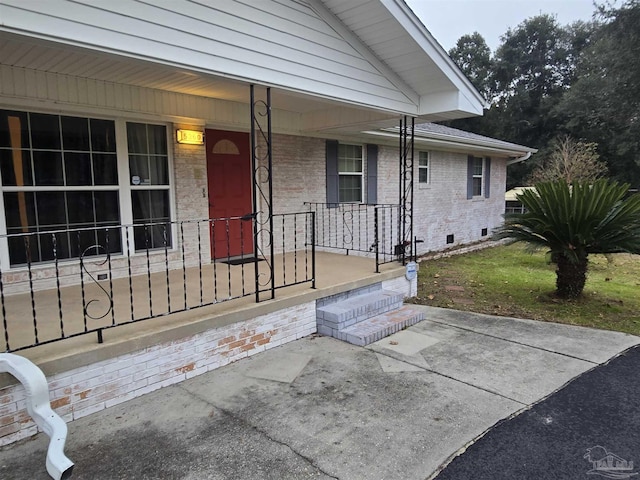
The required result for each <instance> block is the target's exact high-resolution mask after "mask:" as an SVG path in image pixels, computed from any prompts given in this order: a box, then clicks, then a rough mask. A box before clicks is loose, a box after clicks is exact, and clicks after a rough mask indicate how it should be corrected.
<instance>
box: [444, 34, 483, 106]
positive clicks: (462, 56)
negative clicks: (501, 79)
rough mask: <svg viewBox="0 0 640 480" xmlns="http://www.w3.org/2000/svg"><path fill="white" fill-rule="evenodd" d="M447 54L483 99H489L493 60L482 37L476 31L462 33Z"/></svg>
mask: <svg viewBox="0 0 640 480" xmlns="http://www.w3.org/2000/svg"><path fill="white" fill-rule="evenodd" d="M449 56H450V57H451V59H452V60H453V61H454V62H455V63H456V65H458V67H459V68H460V70H462V73H464V74H465V75H466V76H467V78H468V79H469V80H470V81H471V83H472V84H473V86H474V87H476V89H477V90H478V91H479V92H480V93H481V94H482V96H483V97H484V98H485V100H487V101H490V100H491V99H492V97H493V88H492V85H491V71H492V69H493V61H492V59H491V49H490V48H489V46H488V45H487V42H486V40H485V39H484V37H483V36H482V35H480V34H479V33H478V32H473V33H472V34H471V35H463V36H462V37H460V38H459V39H458V41H457V42H456V46H455V47H453V48H452V49H451V50H449Z"/></svg>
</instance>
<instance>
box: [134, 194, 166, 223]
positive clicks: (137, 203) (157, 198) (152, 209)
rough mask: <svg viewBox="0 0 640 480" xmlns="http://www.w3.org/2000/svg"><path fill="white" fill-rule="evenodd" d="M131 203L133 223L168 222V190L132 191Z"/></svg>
mask: <svg viewBox="0 0 640 480" xmlns="http://www.w3.org/2000/svg"><path fill="white" fill-rule="evenodd" d="M131 202H132V204H133V220H134V222H135V223H145V222H147V223H148V222H155V221H167V220H169V191H168V190H133V191H132V192H131Z"/></svg>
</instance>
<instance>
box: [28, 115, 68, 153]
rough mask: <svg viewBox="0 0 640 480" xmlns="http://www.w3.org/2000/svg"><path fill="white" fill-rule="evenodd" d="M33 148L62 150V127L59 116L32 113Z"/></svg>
mask: <svg viewBox="0 0 640 480" xmlns="http://www.w3.org/2000/svg"><path fill="white" fill-rule="evenodd" d="M29 117H30V120H31V146H32V148H41V149H48V150H60V125H59V121H58V119H59V117H58V116H57V115H43V114H40V113H31V114H30V115H29Z"/></svg>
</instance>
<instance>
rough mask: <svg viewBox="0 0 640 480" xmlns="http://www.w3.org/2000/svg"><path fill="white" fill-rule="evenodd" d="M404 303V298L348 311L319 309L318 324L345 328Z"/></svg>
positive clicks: (339, 328) (317, 312)
mask: <svg viewBox="0 0 640 480" xmlns="http://www.w3.org/2000/svg"><path fill="white" fill-rule="evenodd" d="M402 305H403V302H402V298H401V297H400V299H393V300H391V301H389V302H386V301H380V303H377V304H373V305H372V304H368V305H363V306H359V307H356V308H353V309H351V310H349V311H347V312H344V313H340V314H335V313H332V312H327V311H323V310H322V309H318V310H317V311H316V314H317V322H318V326H319V327H320V326H326V327H329V328H332V329H334V330H343V329H345V328H348V327H350V326H352V325H355V324H356V323H358V322H362V321H364V320H367V319H369V318H372V317H376V316H378V315H380V314H383V313H387V312H391V311H393V310H397V309H399V308H401V307H402Z"/></svg>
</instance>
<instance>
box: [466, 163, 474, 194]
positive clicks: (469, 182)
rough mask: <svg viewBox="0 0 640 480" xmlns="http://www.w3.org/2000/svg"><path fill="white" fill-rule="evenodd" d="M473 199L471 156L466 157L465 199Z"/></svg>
mask: <svg viewBox="0 0 640 480" xmlns="http://www.w3.org/2000/svg"><path fill="white" fill-rule="evenodd" d="M472 198H473V155H469V156H468V157H467V199H472Z"/></svg>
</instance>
